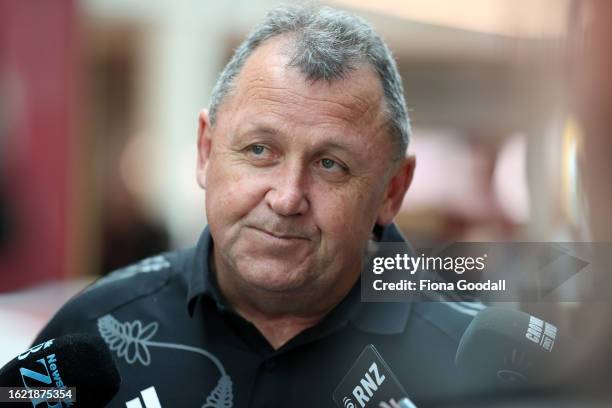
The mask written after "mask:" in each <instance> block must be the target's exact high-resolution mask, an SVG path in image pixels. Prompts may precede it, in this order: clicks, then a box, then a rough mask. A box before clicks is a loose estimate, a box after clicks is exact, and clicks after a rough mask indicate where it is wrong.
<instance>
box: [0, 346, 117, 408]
mask: <svg viewBox="0 0 612 408" xmlns="http://www.w3.org/2000/svg"><path fill="white" fill-rule="evenodd" d="M120 384H121V377H120V376H119V371H118V369H117V366H116V364H115V362H114V360H113V357H112V355H111V353H110V351H109V350H108V347H107V346H106V344H105V343H104V341H103V340H102V339H101V338H100V337H97V336H92V335H89V334H72V335H66V336H62V337H58V338H56V339H52V340H48V341H45V342H43V343H40V344H38V345H36V346H33V347H32V348H30V349H29V350H27V351H25V352H23V353H22V354H20V355H18V356H17V357H15V358H14V359H13V360H11V361H9V362H8V363H7V364H6V365H5V366H4V367H2V369H0V387H11V388H15V387H25V388H48V387H53V388H64V387H66V388H73V387H74V388H75V389H76V402H74V401H64V402H62V403H57V402H55V403H53V402H47V400H46V399H33V400H29V399H26V400H23V399H22V400H20V401H21V402H17V401H18V400H15V404H14V406H16V407H23V406H24V404H23V403H24V402H31V403H32V405H33V406H34V407H39V404H41V403H43V404H42V405H40V407H45V408H46V407H57V408H62V407H68V406H69V407H73V408H77V407H83V408H98V407H100V408H101V407H104V406H106V405H107V404H108V402H109V401H110V400H111V399H112V398H113V397H114V396H115V394H117V391H119V386H120ZM5 396H6V395H5ZM73 399H74V398H73ZM5 401H6V400H5ZM2 406H3V407H4V406H5V405H4V404H3V405H2ZM6 406H8V405H6Z"/></svg>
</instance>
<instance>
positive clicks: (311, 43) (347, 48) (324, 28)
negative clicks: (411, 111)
mask: <svg viewBox="0 0 612 408" xmlns="http://www.w3.org/2000/svg"><path fill="white" fill-rule="evenodd" d="M282 34H290V35H292V37H293V40H294V44H293V51H292V55H291V56H290V62H289V64H288V65H289V66H294V67H297V68H298V69H299V70H300V71H301V72H302V74H304V76H305V77H306V79H307V80H311V81H317V80H326V81H330V82H331V81H334V80H338V79H342V78H345V77H346V76H347V75H348V74H349V73H350V71H353V70H355V69H356V68H358V66H359V64H360V63H364V62H365V63H368V64H371V65H372V67H374V69H375V71H376V72H377V73H378V75H379V77H380V81H381V84H382V88H383V92H384V98H385V105H386V106H385V109H386V113H387V116H388V119H387V120H388V127H389V131H390V133H391V134H392V136H393V137H394V138H395V139H396V145H397V156H396V157H395V159H399V158H402V157H404V155H405V154H406V149H407V147H408V142H409V139H410V133H411V130H410V122H409V119H408V113H407V109H406V101H405V100H404V89H403V86H402V79H401V77H400V75H399V72H398V71H397V66H396V64H395V60H394V59H393V55H392V54H391V51H390V50H389V48H388V47H387V45H386V44H385V43H384V41H383V40H382V39H381V38H380V36H379V35H378V34H377V33H376V32H375V31H374V29H373V28H372V27H371V26H370V24H369V23H367V22H366V21H365V20H364V19H362V18H360V17H357V16H354V15H352V14H350V13H348V12H345V11H339V10H335V9H332V8H330V7H315V6H311V5H309V6H303V5H302V6H281V7H279V8H276V9H274V10H272V11H270V12H269V13H268V15H267V17H266V19H265V20H264V21H263V22H262V23H261V24H259V25H258V26H256V27H255V29H254V30H253V31H252V32H251V33H250V34H249V35H248V37H247V38H246V39H245V40H244V41H243V42H242V44H240V46H238V48H237V49H236V51H235V52H234V55H233V56H232V58H231V60H230V61H229V62H228V64H227V65H226V66H225V68H224V69H223V72H221V75H220V76H219V79H218V80H217V83H216V84H215V86H214V88H213V91H212V95H211V101H210V106H209V116H210V122H211V126H214V124H215V121H216V117H217V113H218V111H219V107H220V105H221V103H222V102H223V100H224V98H225V97H226V96H227V95H228V93H230V92H231V91H232V89H233V83H234V80H235V78H236V77H237V76H238V74H239V73H240V70H241V69H242V67H243V66H244V64H245V63H246V60H247V58H248V57H249V56H250V55H251V54H252V53H253V51H254V50H255V49H256V48H257V47H258V46H260V45H261V44H262V43H263V42H264V41H266V40H268V39H270V38H273V37H276V36H279V35H282Z"/></svg>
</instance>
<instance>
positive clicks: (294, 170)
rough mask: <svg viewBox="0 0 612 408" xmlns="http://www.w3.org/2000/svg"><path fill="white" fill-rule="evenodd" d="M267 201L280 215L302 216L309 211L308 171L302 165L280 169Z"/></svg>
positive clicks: (273, 181) (267, 194) (267, 195)
mask: <svg viewBox="0 0 612 408" xmlns="http://www.w3.org/2000/svg"><path fill="white" fill-rule="evenodd" d="M275 176H276V177H275V179H274V180H272V186H271V188H270V190H268V192H267V193H266V196H265V199H266V202H267V203H268V205H269V206H270V208H271V209H272V210H273V211H274V212H276V213H277V214H279V215H283V216H291V215H301V214H304V213H306V212H307V211H308V208H309V205H310V204H309V202H308V198H307V195H306V185H305V184H306V182H307V181H306V171H305V170H304V169H303V168H302V166H300V165H297V164H296V165H287V166H283V168H281V169H279V171H278V172H277V173H276V174H275Z"/></svg>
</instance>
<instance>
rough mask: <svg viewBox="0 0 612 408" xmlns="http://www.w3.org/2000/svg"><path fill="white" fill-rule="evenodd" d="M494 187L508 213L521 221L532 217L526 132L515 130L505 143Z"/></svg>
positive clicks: (513, 218) (498, 199)
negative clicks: (530, 213) (530, 215)
mask: <svg viewBox="0 0 612 408" xmlns="http://www.w3.org/2000/svg"><path fill="white" fill-rule="evenodd" d="M493 189H494V191H495V195H496V197H497V202H498V203H499V206H500V207H501V209H502V211H504V213H505V214H506V216H508V217H509V218H510V219H511V220H512V221H513V222H515V223H517V224H524V223H526V222H528V221H529V209H530V197H529V187H528V185H527V136H526V135H525V134H523V133H520V132H517V133H514V134H512V135H511V136H509V137H508V139H507V140H506V141H505V142H504V144H503V145H502V146H501V148H500V150H499V154H498V156H497V162H496V164H495V170H494V174H493Z"/></svg>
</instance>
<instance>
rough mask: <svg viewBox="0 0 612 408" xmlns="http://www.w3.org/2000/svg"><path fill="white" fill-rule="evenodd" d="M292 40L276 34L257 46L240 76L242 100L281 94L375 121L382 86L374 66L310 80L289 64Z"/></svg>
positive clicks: (293, 100)
mask: <svg viewBox="0 0 612 408" xmlns="http://www.w3.org/2000/svg"><path fill="white" fill-rule="evenodd" d="M292 41H293V40H292V39H291V38H289V37H286V36H285V37H275V38H272V39H269V40H267V41H265V42H264V43H263V44H261V45H260V46H259V47H258V48H256V49H255V51H254V52H253V54H252V55H251V56H250V57H249V58H248V59H247V61H246V63H245V65H244V67H243V68H242V70H241V72H240V74H239V76H238V78H237V82H236V89H235V94H236V95H237V96H239V99H241V101H240V102H241V103H248V102H249V101H251V100H254V99H255V100H256V99H268V98H269V99H270V101H272V100H273V99H274V98H275V97H277V98H278V97H282V98H284V99H285V102H286V103H301V102H302V103H308V102H311V103H313V104H316V105H320V107H321V108H323V109H326V110H329V113H330V114H332V115H333V114H337V115H338V116H340V117H346V118H347V119H349V120H355V119H368V120H372V119H374V118H375V117H376V116H378V115H379V114H380V113H381V112H382V110H383V109H382V108H383V106H382V104H383V90H382V85H381V83H380V79H379V77H378V74H377V73H376V72H375V71H374V68H373V67H372V66H371V65H369V64H365V63H360V64H358V65H356V67H355V69H352V70H347V71H346V74H345V76H344V77H343V78H341V79H336V80H332V81H327V80H323V79H320V80H314V81H313V80H308V79H307V78H306V77H305V75H304V74H303V73H302V72H301V71H300V69H299V67H296V66H291V65H289V63H290V60H291V53H292V52H293V45H292Z"/></svg>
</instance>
